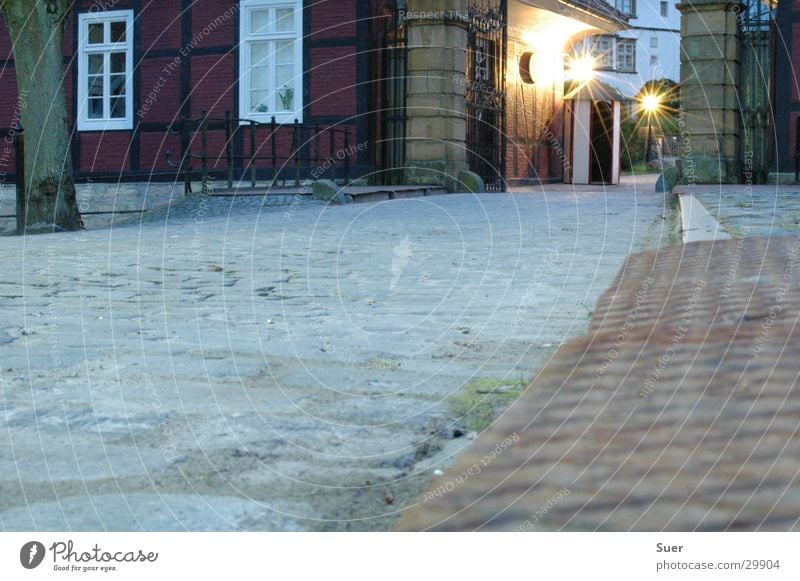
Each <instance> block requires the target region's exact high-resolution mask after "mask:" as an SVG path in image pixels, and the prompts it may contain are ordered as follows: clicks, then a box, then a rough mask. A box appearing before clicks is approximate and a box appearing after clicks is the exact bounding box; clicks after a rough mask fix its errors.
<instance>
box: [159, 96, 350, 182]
mask: <svg viewBox="0 0 800 581" xmlns="http://www.w3.org/2000/svg"><path fill="white" fill-rule="evenodd" d="M169 131H170V133H172V134H173V135H180V136H181V153H180V158H179V161H178V162H173V161H172V157H173V153H172V152H171V151H168V152H166V157H167V163H168V164H169V165H170V166H171V167H174V168H176V169H178V172H179V174H180V176H181V177H182V178H183V182H184V192H185V193H186V194H189V193H192V181H194V179H195V178H196V177H199V178H200V181H201V183H202V187H203V191H204V192H205V191H208V184H209V180H210V178H212V177H213V174H214V173H223V175H224V178H225V180H226V181H227V186H228V188H229V189H232V188H233V185H234V182H235V181H240V180H242V179H244V178H245V176H248V175H249V181H250V187H251V188H255V187H256V185H257V181H258V179H259V177H260V178H262V179H267V180H268V181H269V182H270V185H271V186H272V187H274V186H277V185H279V182H283V183H284V185H285V184H286V183H287V182H294V185H295V187H299V186H300V184H301V180H303V179H308V178H312V177H313V178H316V177H317V175H314V174H315V173H316V170H320V171H319V173H320V174H321V173H322V170H323V168H324V170H325V171H326V172H327V171H328V170H330V172H331V173H330V174H329V175H330V177H331V178H333V179H335V178H337V177H339V178H340V179H343V180H345V181H349V179H350V166H351V157H352V156H353V155H354V154H355V153H357V151H358V148H357V146H356V145H355V144H353V143H352V141H351V129H350V127H336V126H330V127H322V126H320V125H308V124H303V123H300V122H299V121H298V120H295V121H294V123H291V124H281V123H278V122H277V121H276V119H275V117H274V116H273V117H272V120H271V122H269V123H261V122H258V121H253V120H250V119H236V118H233V117H232V116H231V113H230V112H229V111H228V112H226V113H225V117H224V118H218V117H210V116H208V113H207V112H206V111H203V114H202V116H200V117H197V118H192V119H182V120H181V121H179V122H178V123H176V124H173V125H171V126H170V128H169ZM212 132H217V133H224V144H223V146H222V147H220V148H216V150H215V149H214V148H212V147H210V145H209V136H210V134H212ZM239 137H241V138H242V143H244V144H247V145H248V149H249V151H248V153H244V152H242V153H237V152H236V147H235V143H236V141H237V138H239ZM196 163H199V167H197V166H196ZM287 176H288V177H287Z"/></svg>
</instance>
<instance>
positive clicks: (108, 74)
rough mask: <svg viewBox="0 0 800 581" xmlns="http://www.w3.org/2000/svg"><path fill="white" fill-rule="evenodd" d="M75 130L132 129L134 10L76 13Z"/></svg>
mask: <svg viewBox="0 0 800 581" xmlns="http://www.w3.org/2000/svg"><path fill="white" fill-rule="evenodd" d="M78 29H79V31H80V34H79V36H78V129H79V130H80V131H108V130H114V129H133V10H115V11H113V12H89V13H85V14H80V15H79V16H78Z"/></svg>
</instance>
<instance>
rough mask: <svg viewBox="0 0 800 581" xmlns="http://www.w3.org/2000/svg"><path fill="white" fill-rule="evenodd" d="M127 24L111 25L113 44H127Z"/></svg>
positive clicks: (117, 23) (116, 23)
mask: <svg viewBox="0 0 800 581" xmlns="http://www.w3.org/2000/svg"><path fill="white" fill-rule="evenodd" d="M126 29H127V26H126V25H125V22H124V21H123V22H112V23H111V42H125V40H126Z"/></svg>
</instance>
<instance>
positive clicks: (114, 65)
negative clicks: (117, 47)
mask: <svg viewBox="0 0 800 581" xmlns="http://www.w3.org/2000/svg"><path fill="white" fill-rule="evenodd" d="M125 64H126V63H125V53H124V52H112V53H111V72H112V73H124V72H125Z"/></svg>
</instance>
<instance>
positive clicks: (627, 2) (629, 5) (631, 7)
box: [616, 0, 636, 16]
mask: <svg viewBox="0 0 800 581" xmlns="http://www.w3.org/2000/svg"><path fill="white" fill-rule="evenodd" d="M616 6H617V10H619V11H620V12H624V13H625V14H629V15H631V16H633V15H634V14H635V13H636V2H635V1H634V0H617V3H616Z"/></svg>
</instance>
